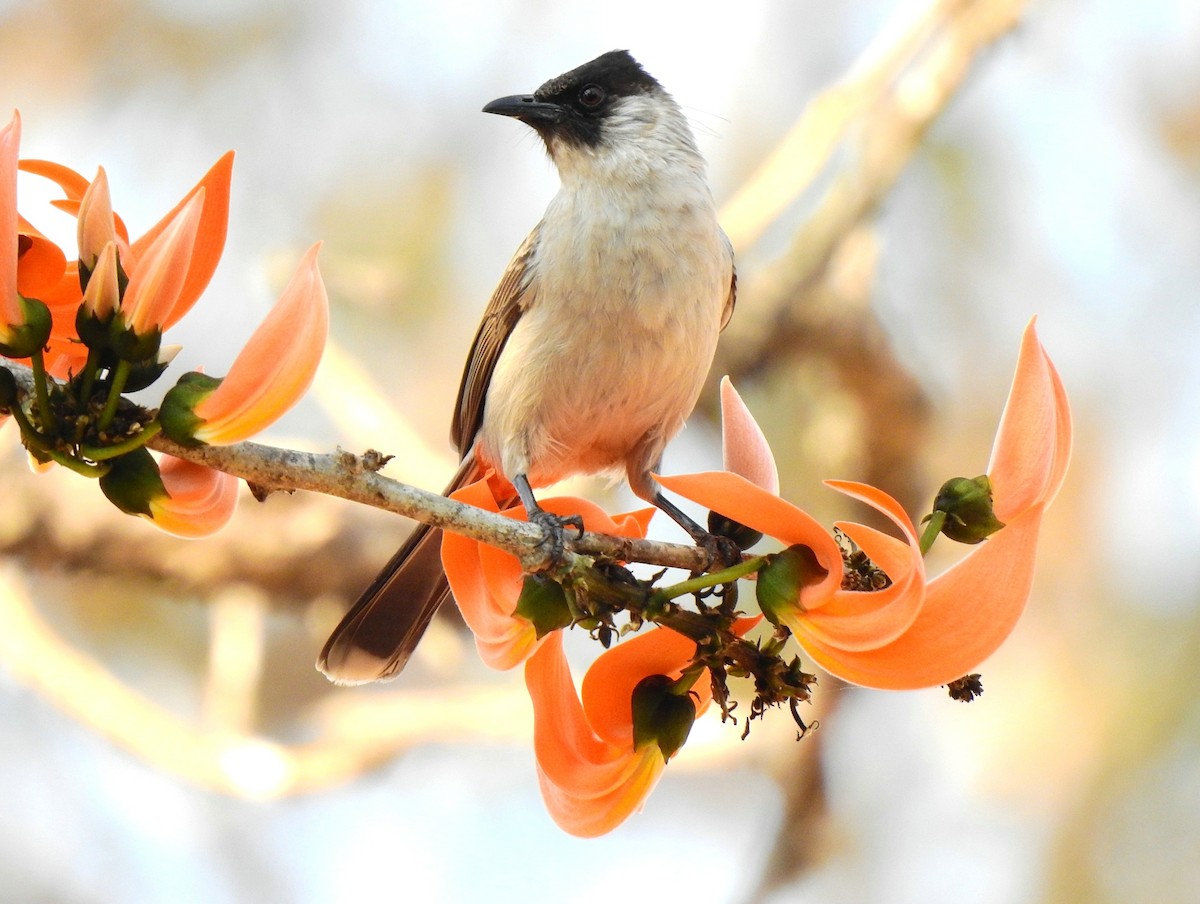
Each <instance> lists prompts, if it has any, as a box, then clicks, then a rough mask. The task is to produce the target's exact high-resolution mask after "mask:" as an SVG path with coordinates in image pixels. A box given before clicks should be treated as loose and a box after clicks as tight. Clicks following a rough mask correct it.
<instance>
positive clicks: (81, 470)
mask: <svg viewBox="0 0 1200 904" xmlns="http://www.w3.org/2000/svg"><path fill="white" fill-rule="evenodd" d="M9 413H10V414H11V415H12V418H13V420H14V421H16V422H17V426H18V427H20V428H21V437H22V438H23V439H24V440H25V446H26V448H33V449H36V450H37V451H38V452H39V453H41V454H42V455H44V456H45V457H46V458H49V459H50V460H51V461H53V462H56V463H58V464H60V465H62V466H63V467H64V468H67V469H69V470H71V471H74V472H75V473H76V474H82V475H83V476H84V477H103V476H104V475H105V474H107V473H108V472H109V470H110V469H111V467H112V466H111V465H91V464H88V463H87V462H86V461H80V460H79V459H78V458H75V457H74V456H71V455H67V454H65V453H63V452H60V451H58V449H56V448H54V446H53V445H51V443H50V441H49V440H47V439H46V437H45V436H43V435H42V434H41V433H39V432H38V430H37V428H35V427H34V426H33V424H32V423H30V421H29V418H27V417H26V416H25V411H24V410H23V409H22V408H21V406H20V405H13V407H12V409H11V410H10V412H9Z"/></svg>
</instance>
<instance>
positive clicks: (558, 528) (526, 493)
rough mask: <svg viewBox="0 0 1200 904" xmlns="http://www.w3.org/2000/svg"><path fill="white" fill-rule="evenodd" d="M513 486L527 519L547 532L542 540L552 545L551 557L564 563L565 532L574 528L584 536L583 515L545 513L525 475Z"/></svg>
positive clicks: (520, 475)
mask: <svg viewBox="0 0 1200 904" xmlns="http://www.w3.org/2000/svg"><path fill="white" fill-rule="evenodd" d="M513 486H514V487H515V488H516V490H517V496H518V497H520V499H521V505H523V506H525V516H526V519H527V520H528V521H529V523H531V524H536V525H538V526H539V527H541V529H542V530H543V531H544V532H545V537H544V538H543V540H542V543H543V544H547V543H548V544H549V545H550V555H551V557H552V559H553V561H554V562H555V563H556V564H557V563H559V562H561V561H562V556H563V549H564V548H565V532H566V528H568V527H573V528H575V530H577V531H578V532H579V535H580V536H582V535H583V517H582V516H581V515H568V516H566V517H563V516H562V515H556V514H554V513H553V512H547V511H545V510H544V509H543V508H542V507H541V506H540V505H538V503H537V499H536V498H534V495H533V487H531V486H530V485H529V478H528V477H526V476H525V475H524V474H517V475H516V476H515V477H514V478H513Z"/></svg>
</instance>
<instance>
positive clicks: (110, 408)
mask: <svg viewBox="0 0 1200 904" xmlns="http://www.w3.org/2000/svg"><path fill="white" fill-rule="evenodd" d="M132 369H133V365H132V364H130V363H129V362H128V361H126V360H125V359H124V358H122V359H121V360H120V361H118V362H117V368H116V370H115V371H114V372H113V377H112V385H110V386H109V387H108V401H107V402H105V403H104V410H103V411H101V412H100V419H99V420H98V421H96V430H97V432H101V433H102V432H103V431H105V430H107V429H108V427H109V425H110V424H111V423H112V421H113V418H114V417H116V416H117V406H118V405H120V404H121V393H122V392H124V390H125V383H126V382H127V381H128V380H129V372H130V371H131V370H132Z"/></svg>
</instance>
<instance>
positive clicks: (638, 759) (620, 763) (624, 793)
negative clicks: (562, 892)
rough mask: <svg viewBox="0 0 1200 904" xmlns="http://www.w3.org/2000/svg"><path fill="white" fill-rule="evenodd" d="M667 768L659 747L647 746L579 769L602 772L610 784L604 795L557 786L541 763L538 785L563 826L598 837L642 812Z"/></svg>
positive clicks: (576, 833) (582, 835)
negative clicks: (598, 764)
mask: <svg viewBox="0 0 1200 904" xmlns="http://www.w3.org/2000/svg"><path fill="white" fill-rule="evenodd" d="M665 768H666V763H664V762H663V758H662V754H661V753H659V751H658V748H657V747H655V746H654V745H647V746H646V747H643V748H642V749H641V750H639V751H637V752H635V753H633V754H630V755H628V756H626V757H624V758H622V759H621V760H617V761H614V762H613V763H612V764H610V765H607V766H598V767H592V768H590V769H586V770H584V769H581V770H578V772H577V773H576V774H577V775H579V774H588V775H589V777H590V775H591V774H601V775H603V776H604V783H606V784H608V785H611V788H610V789H609V790H608V791H606V792H605V793H603V794H595V795H588V794H580V793H578V792H577V791H576V788H575V783H572V784H569V785H565V786H563V785H556V784H555V783H554V782H552V781H550V779H549V778H548V777H547V775H546V773H545V772H544V771H543V770H542V769H541V767H540V765H539V768H538V787H539V788H540V789H541V792H542V800H543V801H544V802H545V804H546V812H548V813H549V814H550V817H551V818H552V819H553V820H554V822H555V823H556V824H557V825H558V827H559V828H560V829H562V830H563V831H564V832H567V833H569V834H571V835H574V836H576V837H577V838H595V837H597V836H599V835H604V834H607V833H608V832H611V831H612V830H613V829H615V828H616V827H617V826H619V825H620V824H621V823H623V822H624V821H625V820H626V819H628V818H629V817H630V816H632V815H633V814H634V813H638V812H640V811H641V809H642V806H643V805H644V804H645V802H646V798H648V797H649V796H650V792H651V791H653V790H654V786H655V785H657V784H658V780H659V778H661V777H662V773H663V770H664V769H665Z"/></svg>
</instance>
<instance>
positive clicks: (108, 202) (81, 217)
mask: <svg viewBox="0 0 1200 904" xmlns="http://www.w3.org/2000/svg"><path fill="white" fill-rule="evenodd" d="M75 233H76V240H77V242H78V244H79V260H80V262H81V263H82V264H83V266H84V267H86V268H88V269H89V270H90V269H92V268H93V267H95V266H96V260H97V259H98V258H99V257H100V254H101V252H102V251H103V250H104V247H105V246H106V245H108V244H109V243H112V244H113V246H114V247H116V242H117V229H116V220H115V218H114V217H113V209H112V198H111V197H110V196H109V193H108V176H107V175H106V174H105V172H104V167H100V168H99V169H98V170H97V171H96V178H95V179H93V180H92V184H91V185H89V186H88V190H87V191H86V192H85V193H84V195H83V198H82V200H81V201H80V202H79V213H78V220H77V221H76V223H75Z"/></svg>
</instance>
